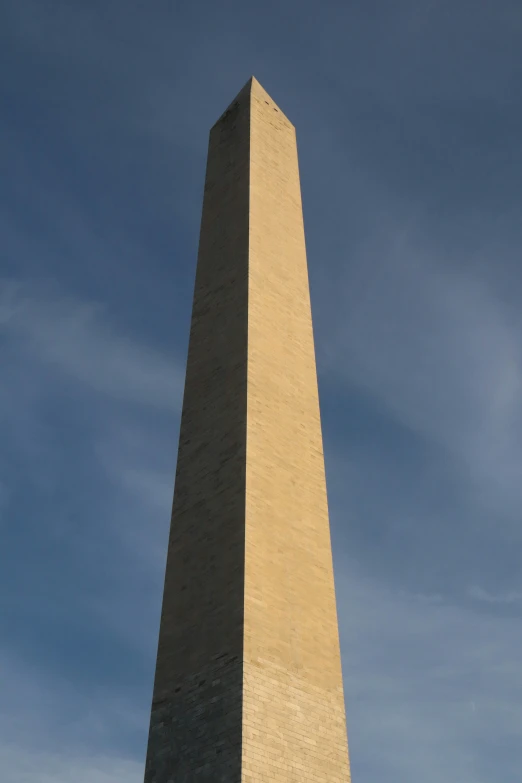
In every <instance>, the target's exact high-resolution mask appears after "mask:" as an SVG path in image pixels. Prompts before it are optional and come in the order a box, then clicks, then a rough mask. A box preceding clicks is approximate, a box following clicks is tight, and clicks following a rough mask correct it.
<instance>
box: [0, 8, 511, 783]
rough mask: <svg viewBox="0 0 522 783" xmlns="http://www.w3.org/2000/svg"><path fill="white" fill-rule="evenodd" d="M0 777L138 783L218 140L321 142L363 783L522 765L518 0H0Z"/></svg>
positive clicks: (348, 613) (325, 333)
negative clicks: (235, 134)
mask: <svg viewBox="0 0 522 783" xmlns="http://www.w3.org/2000/svg"><path fill="white" fill-rule="evenodd" d="M0 50H1V51H2V64H3V67H2V68H1V69H0V85H1V86H0V101H1V105H0V112H1V113H0V116H1V117H2V121H1V123H0V152H1V160H2V166H1V169H2V176H1V178H0V231H1V236H2V245H1V255H0V357H1V358H0V361H1V364H2V373H1V377H0V531H1V542H2V543H1V549H0V771H1V778H2V781H4V780H5V781H6V783H70V781H71V780H74V781H75V783H141V781H142V776H143V768H144V758H145V747H146V734H147V727H148V711H149V705H150V698H151V689H152V678H153V669H154V657H155V648H156V640H157V631H158V623H159V611H160V603H161V590H162V580H163V569H164V561H165V550H166V543H167V535H168V524H169V513H170V503H171V497H172V484H173V476H174V469H175V458H176V448H177V430H178V420H179V412H180V402H181V394H182V388H183V377H184V362H185V355H186V349H187V340H188V326H189V317H190V302H191V296H192V286H193V278H194V272H195V260H196V252H197V241H198V230H199V219H200V210H201V199H202V191H203V177H204V166H205V156H206V145H207V138H208V129H209V128H210V126H211V125H212V124H213V123H214V121H215V120H216V118H217V117H218V116H219V115H220V114H221V112H222V111H223V109H224V108H225V107H226V106H227V105H228V103H229V102H230V101H231V100H232V98H233V97H234V95H235V94H236V93H237V92H238V91H239V89H240V88H241V87H242V85H243V84H244V83H245V82H246V80H247V79H248V78H249V76H250V75H251V74H255V76H256V77H257V78H258V79H259V81H260V82H261V83H262V84H263V86H264V87H265V89H267V90H268V92H269V93H271V95H272V96H273V98H274V100H276V101H277V103H278V104H279V105H280V106H281V107H282V108H283V110H284V111H285V113H286V114H287V115H288V116H289V117H290V119H291V120H292V121H293V122H294V124H295V125H296V127H297V133H298V142H299V153H300V166H301V179H302V188H303V200H304V210H305V225H306V232H307V245H308V256H309V267H310V278H311V290H312V304H313V312H314V323H315V334H316V345H317V355H318V368H319V384H320V392H321V405H322V412H323V425H324V439H325V451H326V460H327V475H328V484H329V498H330V507H331V522H332V537H333V545H334V561H335V568H336V584H337V595H338V611H339V620H340V629H341V640H342V652H343V668H344V679H345V691H346V703H347V719H348V731H349V742H350V748H351V763H352V773H353V779H354V781H357V783H381V781H382V780H384V779H385V780H386V781H387V783H418V781H422V783H440V781H441V780H445V781H446V780H447V781H452V782H453V781H454V782H455V783H490V781H492V780H495V781H501V783H516V782H517V781H519V780H520V768H521V765H522V668H521V666H520V659H521V650H522V623H521V619H522V574H521V569H520V562H521V555H522V551H521V550H522V525H521V511H520V509H521V507H522V481H521V476H522V395H521V391H522V315H521V313H522V309H521V303H522V271H521V267H520V247H521V244H522V221H521V220H520V210H521V201H522V196H521V193H522V173H521V172H522V142H521V139H522V109H521V103H520V84H521V83H522V7H521V5H520V3H519V2H518V0H513V1H511V0H480V2H476V0H453V1H452V2H449V0H448V1H446V0H396V2H393V3H387V2H384V0H381V1H380V2H378V1H377V0H373V1H372V0H365V1H364V2H363V0H351V1H345V2H332V1H331V0H323V2H321V3H310V2H308V0H306V2H303V3H298V2H297V1H296V0H291V1H290V0H277V2H276V0H264V1H263V2H262V3H261V2H239V0H223V1H222V2H219V3H216V2H210V0H202V1H201V2H192V3H188V2H174V0H169V1H168V2H167V0H155V2H154V3H142V2H138V0H103V2H102V1H101V0H90V2H88V3H82V2H80V0H3V1H2V3H1V4H0Z"/></svg>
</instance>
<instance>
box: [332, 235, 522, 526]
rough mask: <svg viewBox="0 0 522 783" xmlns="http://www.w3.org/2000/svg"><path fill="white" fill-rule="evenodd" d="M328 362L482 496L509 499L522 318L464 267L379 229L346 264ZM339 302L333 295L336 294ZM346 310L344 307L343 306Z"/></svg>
mask: <svg viewBox="0 0 522 783" xmlns="http://www.w3.org/2000/svg"><path fill="white" fill-rule="evenodd" d="M344 280H345V284H344V285H343V287H342V291H343V297H344V301H343V307H342V308H341V307H338V308H333V310H334V312H335V310H336V311H337V313H338V314H339V315H338V316H337V320H336V323H335V325H333V324H332V330H331V332H330V336H329V339H328V342H325V343H324V344H323V351H324V353H325V354H326V355H329V357H330V360H329V361H330V363H329V372H330V373H333V374H334V375H335V376H336V377H337V378H338V379H339V380H341V381H342V380H344V382H345V383H349V384H354V385H356V386H358V387H359V388H361V389H363V390H365V391H366V392H367V393H369V394H371V395H372V397H373V398H374V399H376V400H378V401H379V402H380V403H381V404H383V405H385V406H386V408H387V410H388V411H389V412H390V413H391V414H392V415H393V416H395V417H397V419H398V421H400V422H401V423H402V424H403V425H405V426H406V427H408V428H410V429H411V430H412V431H415V432H417V433H419V435H421V436H422V437H424V438H426V439H428V440H429V441H430V442H432V443H434V444H435V445H436V446H437V447H442V448H443V449H445V450H446V453H447V456H448V458H450V459H452V460H454V462H455V467H456V468H457V469H459V471H460V473H461V476H462V478H464V479H466V478H467V479H468V480H471V481H472V483H473V492H474V493H475V494H477V493H478V494H479V495H481V496H482V497H483V499H484V501H485V502H488V501H489V500H490V499H491V497H490V496H491V493H492V494H493V496H494V501H493V502H494V504H495V503H498V502H501V503H502V504H505V503H507V504H509V507H510V509H511V511H512V512H514V511H515V510H516V508H518V503H519V500H520V499H521V496H520V482H519V476H520V472H521V470H522V448H521V443H522V402H521V399H522V398H521V395H520V391H521V389H522V322H521V319H520V317H519V315H518V313H517V312H513V311H512V310H510V308H509V307H507V306H505V305H504V304H503V303H502V302H501V301H498V300H497V299H496V298H495V296H494V295H493V294H492V292H491V291H490V290H488V287H487V285H485V284H484V282H482V281H481V280H480V278H477V277H476V276H474V275H473V274H472V273H470V272H469V271H468V272H465V271H462V272H461V271H458V270H456V269H454V268H451V267H449V266H448V264H447V263H446V262H445V260H444V259H441V258H436V257H435V258H434V257H430V255H429V253H428V252H427V250H426V243H421V244H419V243H418V242H417V241H416V240H415V239H414V237H412V236H411V234H410V233H408V232H406V233H402V234H399V235H396V234H395V235H393V234H389V233H388V234H387V235H386V236H385V237H384V239H383V241H380V242H377V243H376V244H375V245H374V246H371V247H369V248H368V249H367V251H366V252H363V253H361V254H360V256H359V257H358V258H357V259H356V263H355V264H354V265H353V267H349V268H347V270H346V273H345V276H344ZM339 304H340V302H339ZM345 314H346V315H345Z"/></svg>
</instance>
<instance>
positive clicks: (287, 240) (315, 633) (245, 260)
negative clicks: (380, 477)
mask: <svg viewBox="0 0 522 783" xmlns="http://www.w3.org/2000/svg"><path fill="white" fill-rule="evenodd" d="M349 780H350V770H349V762H348V746H347V739H346V722H345V711H344V698H343V683H342V674H341V656H340V651H339V632H338V624H337V612H336V603H335V589H334V576H333V566H332V552H331V544H330V527H329V521H328V507H327V497H326V483H325V472H324V457H323V445H322V435H321V421H320V414H319V398H318V390H317V372H316V364H315V353H314V341H313V331H312V318H311V311H310V296H309V285H308V271H307V262H306V249H305V237H304V229H303V214H302V205H301V191H300V184H299V170H298V161H297V146H296V137H295V130H294V127H293V125H292V124H291V123H290V122H289V120H288V119H287V118H286V117H285V115H284V114H283V112H282V111H281V110H280V109H279V107H278V106H276V104H275V103H274V101H273V100H272V99H271V98H270V97H269V95H267V93H266V92H265V90H264V89H263V88H262V87H261V85H260V84H259V83H258V82H257V81H256V80H255V79H254V78H252V79H250V80H249V81H248V83H247V84H246V85H245V87H244V88H243V89H242V90H241V92H240V93H239V95H238V96H237V98H236V99H235V100H234V101H233V103H232V104H231V105H230V106H229V108H228V109H227V110H226V111H225V112H224V114H223V115H222V116H221V117H220V119H219V120H218V121H217V123H216V124H215V125H214V126H213V128H212V129H211V131H210V141H209V149H208V160H207V170H206V180H205V192H204V200H203V215H202V221H201V233H200V242H199V253H198V263H197V271H196V283H195V290H194V300H193V309H192V321H191V327H190V340H189V352H188V361H187V371H186V380H185V394H184V399H183V410H182V417H181V429H180V437H179V450H178V462H177V470H176V480H175V489H174V502H173V510H172V523H171V531H170V539H169V544H168V555H167V568H166V577H165V588H164V595H163V607H162V614H161V625H160V633H159V645H158V656H157V663H156V674H155V681H154V692H153V698H152V710H151V719H150V730H149V740H148V749H147V761H146V769H145V783H198V781H201V782H202V783H203V782H204V783H210V782H212V783H290V782H291V783H348V781H349Z"/></svg>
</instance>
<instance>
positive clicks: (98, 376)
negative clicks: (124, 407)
mask: <svg viewBox="0 0 522 783" xmlns="http://www.w3.org/2000/svg"><path fill="white" fill-rule="evenodd" d="M0 328H2V330H3V331H4V333H7V334H9V335H10V336H11V338H13V339H16V340H17V341H19V343H20V344H21V346H22V347H23V348H25V350H26V351H28V352H29V353H30V354H31V355H32V357H33V360H34V361H35V362H41V363H46V364H49V365H51V366H54V367H55V368H56V369H58V370H61V371H62V372H65V373H66V374H67V375H69V376H70V377H72V378H74V379H76V380H77V381H79V382H80V383H82V384H84V385H85V386H87V387H89V388H91V389H92V390H94V391H97V392H101V393H103V394H108V395H110V396H112V397H115V398H117V399H121V400H128V401H131V402H137V403H144V404H147V405H152V406H154V407H157V408H160V409H164V410H167V411H169V410H170V411H175V410H177V409H178V408H179V405H180V401H181V393H182V389H183V386H182V384H183V371H182V370H181V369H180V368H179V366H178V367H177V366H176V364H175V361H174V358H173V357H172V358H171V357H168V356H165V355H162V354H160V353H158V352H157V351H156V350H154V349H153V348H151V347H149V346H145V345H143V344H140V342H139V341H133V340H131V339H129V338H128V337H126V336H125V335H124V334H121V333H119V332H118V329H117V328H116V327H114V326H113V325H112V324H111V323H110V320H109V319H108V318H107V314H106V312H104V308H103V307H102V306H100V305H96V304H92V303H82V302H78V301H75V300H74V299H73V298H70V297H68V296H67V295H60V294H57V293H54V294H53V293H50V292H49V291H46V292H43V291H41V290H36V291H35V290H31V289H30V288H29V287H27V286H23V285H19V284H17V283H16V282H15V281H14V282H13V281H0Z"/></svg>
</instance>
